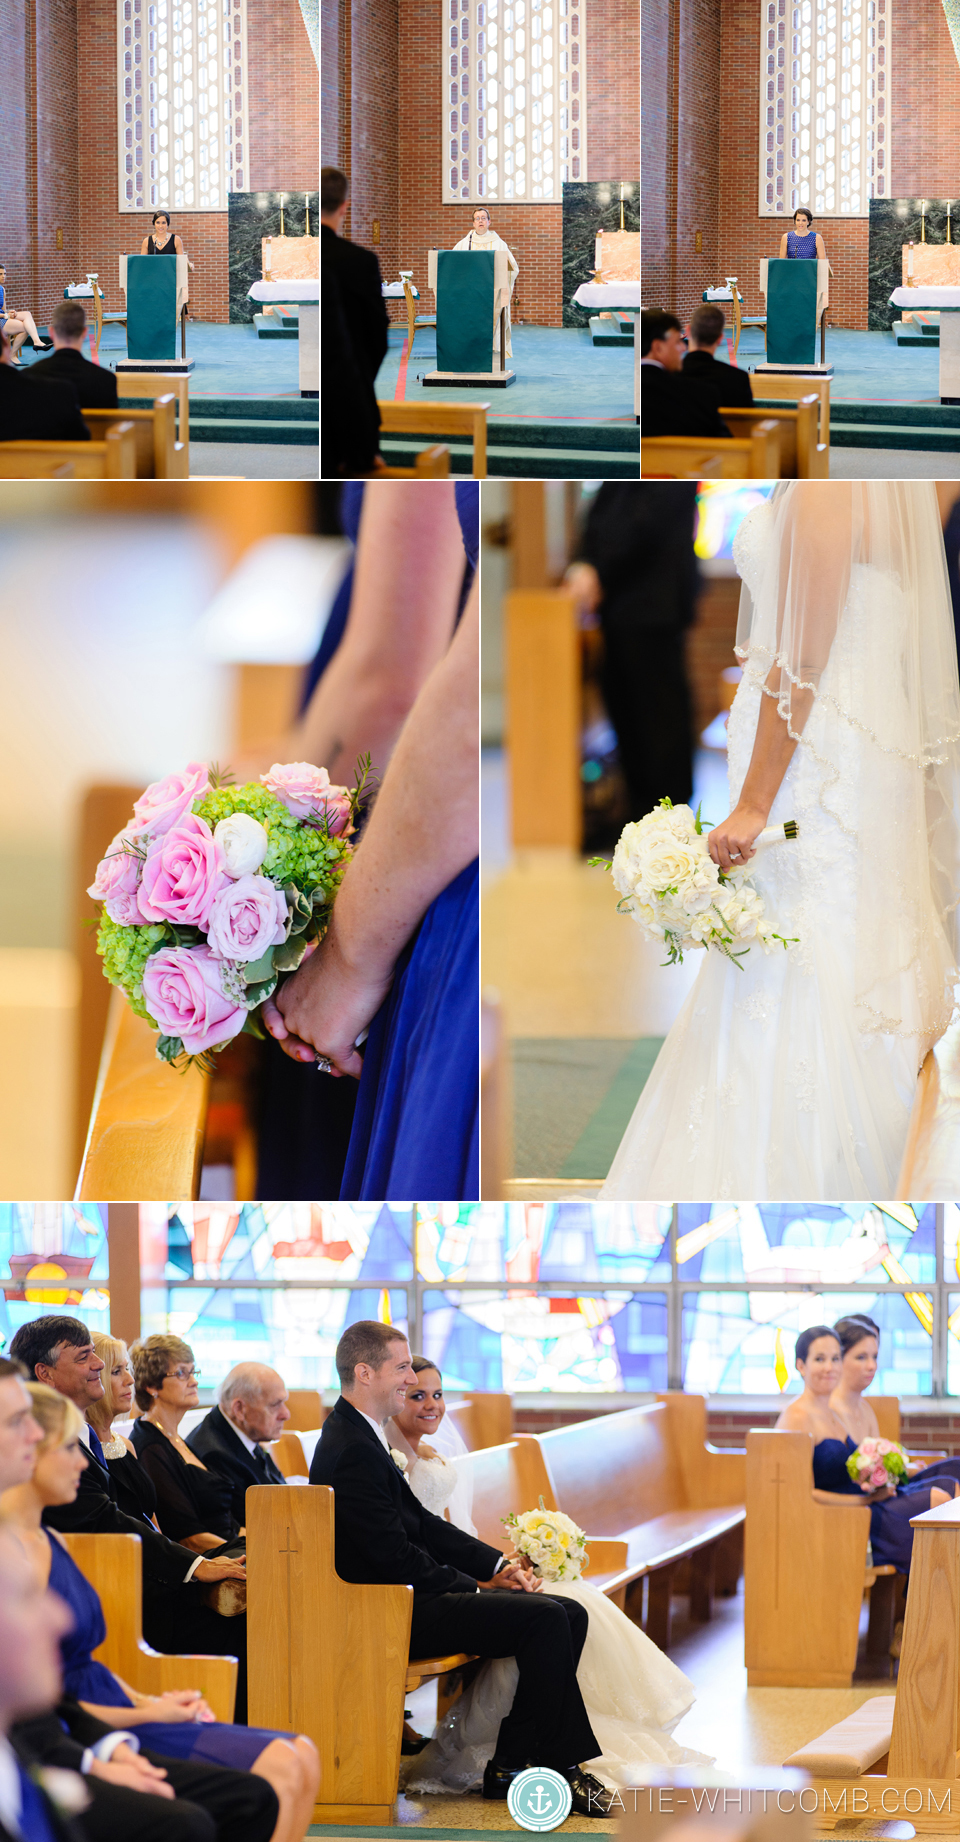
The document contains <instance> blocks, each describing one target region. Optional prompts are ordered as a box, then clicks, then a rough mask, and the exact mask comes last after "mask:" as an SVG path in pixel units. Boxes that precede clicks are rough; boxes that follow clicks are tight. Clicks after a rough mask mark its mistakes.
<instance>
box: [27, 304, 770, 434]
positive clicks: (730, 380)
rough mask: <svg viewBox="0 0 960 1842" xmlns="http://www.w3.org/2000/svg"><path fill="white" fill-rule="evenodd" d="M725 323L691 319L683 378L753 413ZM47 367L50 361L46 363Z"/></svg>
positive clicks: (713, 311)
mask: <svg viewBox="0 0 960 1842" xmlns="http://www.w3.org/2000/svg"><path fill="white" fill-rule="evenodd" d="M725 324H726V322H725V321H724V317H723V313H722V312H721V310H720V308H719V307H716V306H714V304H713V303H712V302H711V301H705V302H704V303H703V305H702V306H701V307H695V308H694V310H693V313H692V314H691V315H690V350H689V352H688V353H687V356H686V358H685V359H684V361H683V375H684V377H690V378H693V379H695V381H696V382H697V384H698V385H699V386H700V388H701V389H702V390H705V391H709V393H710V396H711V398H712V400H713V402H714V403H715V404H716V407H717V409H718V410H723V409H752V408H753V391H752V390H751V388H750V378H749V376H748V374H747V372H746V371H741V370H740V369H739V367H738V366H737V365H728V364H724V362H723V360H722V359H718V358H717V357H716V350H717V346H718V345H719V344H720V341H721V339H722V338H723V329H724V326H725ZM46 362H47V363H48V364H49V362H50V361H49V359H47V361H46Z"/></svg>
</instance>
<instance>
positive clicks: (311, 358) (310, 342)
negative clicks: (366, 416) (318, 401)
mask: <svg viewBox="0 0 960 1842" xmlns="http://www.w3.org/2000/svg"><path fill="white" fill-rule="evenodd" d="M247 299H248V300H251V301H297V302H298V303H299V307H300V330H299V334H298V338H299V340H300V395H301V396H302V397H315V396H319V394H320V283H319V280H317V281H313V280H310V279H309V278H306V279H303V280H299V281H297V280H291V281H255V282H254V284H253V287H252V288H248V289H247Z"/></svg>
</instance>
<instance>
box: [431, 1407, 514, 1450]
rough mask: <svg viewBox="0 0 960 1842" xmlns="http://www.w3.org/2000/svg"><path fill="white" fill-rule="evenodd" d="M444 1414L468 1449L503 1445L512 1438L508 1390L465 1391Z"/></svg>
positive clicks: (511, 1408) (511, 1413) (511, 1418)
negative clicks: (503, 1392) (498, 1391)
mask: <svg viewBox="0 0 960 1842" xmlns="http://www.w3.org/2000/svg"><path fill="white" fill-rule="evenodd" d="M447 1417H448V1419H452V1420H453V1422H454V1424H455V1426H456V1427H457V1429H458V1431H459V1433H460V1436H461V1438H462V1439H463V1440H464V1441H465V1443H466V1445H467V1448H468V1450H469V1451H471V1452H479V1451H481V1450H482V1449H483V1447H484V1446H488V1445H502V1444H503V1443H504V1441H505V1440H508V1439H512V1438H513V1399H512V1397H511V1396H510V1395H509V1394H465V1395H464V1397H463V1399H462V1400H461V1401H451V1402H449V1403H448V1405H447ZM428 1443H429V1441H428Z"/></svg>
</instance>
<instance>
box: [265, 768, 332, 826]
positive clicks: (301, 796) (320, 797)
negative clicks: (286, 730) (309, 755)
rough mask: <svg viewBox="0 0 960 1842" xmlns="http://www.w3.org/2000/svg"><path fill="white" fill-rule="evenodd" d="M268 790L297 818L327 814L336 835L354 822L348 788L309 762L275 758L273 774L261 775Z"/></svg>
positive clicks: (319, 816) (271, 770)
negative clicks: (285, 762)
mask: <svg viewBox="0 0 960 1842" xmlns="http://www.w3.org/2000/svg"><path fill="white" fill-rule="evenodd" d="M260 779H261V781H262V782H263V785H264V786H265V787H266V789H267V791H268V793H275V794H276V796H277V799H279V800H282V801H283V804H284V805H285V806H286V808H287V811H288V812H292V813H293V816H294V818H295V819H313V820H315V821H316V820H319V819H320V818H322V816H323V814H324V813H326V815H327V825H328V827H329V830H330V832H331V834H332V836H333V837H336V836H337V834H338V833H339V832H342V831H344V830H345V829H346V827H347V825H348V824H349V822H350V794H349V791H348V789H347V788H346V787H338V786H336V785H334V784H333V783H332V782H331V779H330V776H329V774H328V773H327V770H326V768H317V767H311V765H310V763H309V761H288V762H287V764H286V766H282V765H281V764H280V762H278V761H275V762H274V764H273V766H272V768H271V769H270V772H269V774H261V776H260Z"/></svg>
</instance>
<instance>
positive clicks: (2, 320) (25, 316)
mask: <svg viewBox="0 0 960 1842" xmlns="http://www.w3.org/2000/svg"><path fill="white" fill-rule="evenodd" d="M0 326H2V327H3V330H4V332H5V333H6V335H7V338H8V339H9V341H10V345H11V349H12V352H13V357H12V359H11V363H12V364H14V365H17V366H19V364H20V347H21V346H22V344H23V342H24V340H25V339H29V341H30V343H31V345H33V346H35V347H36V349H37V351H38V352H49V350H50V340H49V339H41V337H40V334H39V332H38V331H37V322H36V320H35V319H34V317H33V314H32V313H24V312H22V311H21V309H20V308H18V307H9V306H8V305H7V271H6V269H5V268H4V266H3V263H2V262H0ZM23 369H24V370H26V366H25V365H24V367H23Z"/></svg>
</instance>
